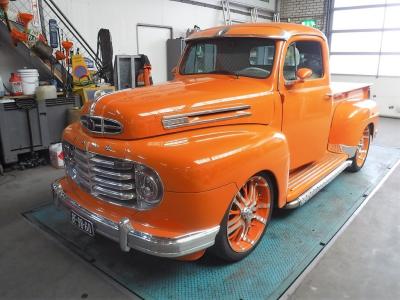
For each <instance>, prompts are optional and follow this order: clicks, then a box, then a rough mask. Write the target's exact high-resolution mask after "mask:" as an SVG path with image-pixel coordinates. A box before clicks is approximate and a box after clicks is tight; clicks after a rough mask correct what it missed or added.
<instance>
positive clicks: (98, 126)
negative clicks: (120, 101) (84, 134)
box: [81, 115, 122, 134]
mask: <svg viewBox="0 0 400 300" xmlns="http://www.w3.org/2000/svg"><path fill="white" fill-rule="evenodd" d="M81 124H82V126H83V127H85V128H86V129H87V130H89V131H90V132H93V133H100V134H118V133H121V132H122V125H121V124H120V123H119V122H118V121H115V120H111V119H106V118H103V117H98V116H89V115H83V116H81Z"/></svg>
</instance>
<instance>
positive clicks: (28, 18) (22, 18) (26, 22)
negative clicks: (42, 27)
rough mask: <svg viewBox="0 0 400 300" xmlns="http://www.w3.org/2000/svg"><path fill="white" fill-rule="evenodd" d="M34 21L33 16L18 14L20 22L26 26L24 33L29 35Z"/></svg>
mask: <svg viewBox="0 0 400 300" xmlns="http://www.w3.org/2000/svg"><path fill="white" fill-rule="evenodd" d="M32 20H33V15H32V14H29V13H23V12H20V13H18V21H19V22H21V23H22V25H24V32H25V33H29V23H30V22H31V21H32Z"/></svg>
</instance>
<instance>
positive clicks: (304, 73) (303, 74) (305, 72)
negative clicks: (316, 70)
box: [296, 68, 312, 81]
mask: <svg viewBox="0 0 400 300" xmlns="http://www.w3.org/2000/svg"><path fill="white" fill-rule="evenodd" d="M296 76H297V78H298V79H300V81H304V80H306V79H307V78H310V77H311V76H312V70H311V69H309V68H300V69H298V70H297V72H296Z"/></svg>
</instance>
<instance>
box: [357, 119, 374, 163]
mask: <svg viewBox="0 0 400 300" xmlns="http://www.w3.org/2000/svg"><path fill="white" fill-rule="evenodd" d="M370 139H371V133H370V132H369V127H366V128H365V129H364V132H363V135H362V137H361V139H360V142H359V143H358V145H357V152H356V163H357V166H359V167H361V166H362V165H363V164H364V162H365V160H366V158H367V154H368V149H369V144H370Z"/></svg>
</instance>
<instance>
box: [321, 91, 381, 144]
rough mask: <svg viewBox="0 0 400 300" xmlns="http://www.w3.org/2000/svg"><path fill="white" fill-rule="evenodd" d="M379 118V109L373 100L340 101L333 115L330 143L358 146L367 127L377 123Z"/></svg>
mask: <svg viewBox="0 0 400 300" xmlns="http://www.w3.org/2000/svg"><path fill="white" fill-rule="evenodd" d="M377 118H378V109H377V105H376V102H375V101H373V100H370V99H368V100H361V101H350V100H348V101H346V100H345V101H343V102H342V103H339V104H338V105H337V107H336V109H335V112H334V115H333V119H332V125H331V131H330V135H329V143H330V144H341V145H346V146H357V144H358V143H359V140H360V137H361V135H362V132H363V131H364V129H365V127H367V126H368V125H369V124H371V123H373V124H375V123H376V122H377ZM374 127H375V126H374Z"/></svg>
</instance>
